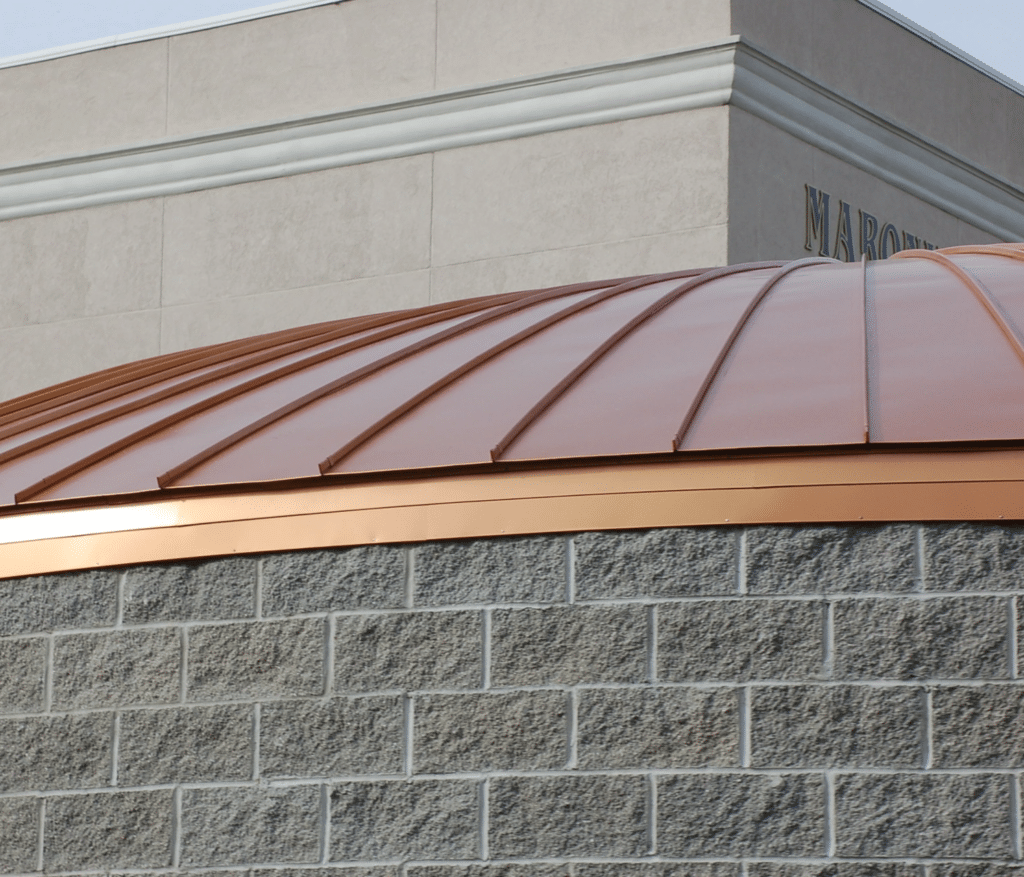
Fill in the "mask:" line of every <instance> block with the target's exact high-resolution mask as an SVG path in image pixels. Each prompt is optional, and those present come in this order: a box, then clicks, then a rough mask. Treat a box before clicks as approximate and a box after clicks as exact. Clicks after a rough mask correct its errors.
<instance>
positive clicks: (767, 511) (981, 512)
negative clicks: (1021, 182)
mask: <svg viewBox="0 0 1024 877" xmlns="http://www.w3.org/2000/svg"><path fill="white" fill-rule="evenodd" d="M944 520H955V521H981V520H1006V521H1010V520H1024V450H1021V449H1017V448H1007V449H999V450H978V451H964V450H960V451H954V452H921V451H916V452H895V453H884V454H879V453H840V454H831V455H828V454H812V455H797V454H789V455H779V456H776V457H767V458H766V457H757V458H732V459H713V460H651V461H648V462H641V463H630V464H603V465H587V466H577V467H571V468H541V467H537V468H533V469H516V468H510V469H509V470H508V471H506V472H503V473H499V474H495V473H493V472H490V473H486V474H483V473H481V474H472V473H470V474H467V473H451V474H447V475H435V476H433V477H418V478H408V479H403V480H399V481H395V480H376V481H365V482H362V483H358V482H356V483H338V482H335V483H333V484H330V485H326V486H325V485H322V484H318V485H315V484H310V483H306V484H298V483H294V484H282V485H279V486H277V487H276V488H275V489H272V490H270V491H268V490H267V489H266V488H263V489H260V490H238V491H236V492H233V493H230V494H223V493H221V494H213V493H206V494H196V495H193V496H188V497H175V498H164V497H161V496H159V495H158V494H156V493H155V492H154V494H152V495H150V496H147V497H136V498H134V499H133V501H132V502H130V503H127V502H126V503H124V504H111V505H107V506H106V507H101V508H97V507H95V506H92V507H90V506H79V507H75V506H73V505H69V506H66V507H64V508H59V509H53V510H36V511H33V512H31V513H29V514H25V515H21V516H17V517H13V518H12V517H8V518H4V519H0V579H3V578H16V577H20V576H28V575H41V574H46V573H55V572H64V571H69V570H80V569H91V568H97V567H108V566H120V565H126V564H136V563H153V562H162V561H174V560H184V559H195V558H200V557H217V556H227V555H231V554H258V553H265V552H275V551H289V550H301V549H313V548H326V547H343V546H355V545H371V544H377V543H408V542H424V541H433V540H443V539H456V538H481V537H489V536H514V535H534V534H545V533H572V532H580V531H588V530H627V529H646V528H652V527H682V526H709V525H710V526H715V525H718V526H721V525H756V524H813V523H829V524H842V523H864V524H867V523H879V522H894V521H944Z"/></svg>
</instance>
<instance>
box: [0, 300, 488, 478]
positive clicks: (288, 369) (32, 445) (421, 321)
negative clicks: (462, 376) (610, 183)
mask: <svg viewBox="0 0 1024 877" xmlns="http://www.w3.org/2000/svg"><path fill="white" fill-rule="evenodd" d="M506 298H507V297H503V298H502V299H501V300H502V301H505V300H506ZM483 309H486V306H485V305H482V304H479V303H477V302H474V303H473V304H472V305H469V306H465V307H458V306H451V305H449V306H448V310H447V311H442V310H439V309H438V310H434V309H432V310H431V311H430V313H428V314H427V315H425V316H423V317H420V318H417V319H409V320H405V322H402V321H399V320H395V319H387V320H381V319H376V318H367V320H366V321H364V322H360V323H358V324H355V323H352V324H351V325H350V321H344V322H345V324H346V325H344V326H342V327H340V328H337V329H335V330H334V331H333V332H325V333H323V334H321V336H320V337H317V338H315V340H314V341H313V342H310V340H309V338H308V337H307V338H302V339H299V340H298V341H293V342H291V343H290V344H288V345H285V346H284V347H281V348H277V349H270V350H267V351H266V352H265V354H264V355H257V356H254V357H252V358H250V359H249V360H246V361H245V362H242V363H236V364H233V365H229V366H225V367H224V368H221V369H218V370H217V371H215V372H211V373H209V374H206V375H200V376H198V377H196V378H194V379H192V380H187V381H182V382H181V383H180V384H175V385H174V386H172V387H166V388H165V389H163V390H160V391H158V392H156V393H153V394H152V395H151V396H148V397H146V398H145V399H140V400H136V401H134V402H130V403H128V404H126V405H122V406H120V407H116V408H111V409H109V410H107V411H101V412H100V413H98V414H95V415H93V416H92V417H86V418H83V419H82V420H78V421H75V422H74V423H70V424H68V425H67V426H64V427H62V428H60V429H57V430H54V431H53V432H50V433H46V434H45V435H41V436H37V437H36V438H34V439H31V440H30V441H27V442H25V443H23V444H20V445H17V446H15V447H13V448H9V449H8V450H6V451H4V452H2V453H0V464H2V463H6V462H8V461H10V460H14V459H16V458H17V457H21V456H24V455H25V454H27V453H30V452H31V451H35V450H38V449H39V448H42V447H46V446H47V445H50V444H54V443H55V442H57V441H60V440H61V439H64V438H68V437H70V436H72V435H75V434H76V433H79V432H84V431H85V430H87V429H91V428H92V427H94V426H99V425H100V424H102V423H106V422H108V421H110V420H114V419H116V418H117V417H120V416H121V415H125V414H130V413H131V412H132V411H137V410H139V409H140V408H145V407H147V406H149V405H155V404H156V403H158V402H162V401H163V400H165V399H169V398H172V397H173V396H176V395H181V394H182V393H186V392H188V391H189V390H193V389H195V388H197V387H201V386H203V385H204V384H208V383H212V382H213V381H217V380H220V379H222V378H225V377H230V376H231V375H232V374H235V373H237V372H238V371H241V370H243V369H246V368H252V367H254V366H257V365H261V364H263V363H264V362H268V361H271V360H273V359H277V358H280V357H283V356H287V355H288V354H290V353H294V352H296V351H297V350H302V349H303V348H304V347H305V346H308V345H309V344H310V343H314V344H317V345H319V344H323V343H327V342H330V341H331V340H338V339H339V338H344V337H345V336H346V335H350V334H353V333H355V332H362V331H365V330H366V328H367V326H368V325H369V326H370V328H372V327H373V324H376V325H380V324H381V323H382V322H383V323H384V324H385V325H386V324H387V323H391V324H392V325H391V326H390V327H389V328H385V329H382V330H381V331H380V332H378V333H377V334H376V335H373V336H370V337H369V338H360V339H356V340H355V341H353V342H349V343H348V344H343V345H341V347H336V348H332V349H329V350H325V351H321V352H320V353H316V354H313V355H312V356H308V357H305V358H304V359H301V360H298V361H297V362H295V363H292V364H290V365H287V366H283V367H282V368H279V369H278V370H277V371H276V372H271V373H269V374H268V375H261V376H258V377H255V378H252V379H250V380H248V381H244V382H242V383H241V384H239V385H237V387H231V388H228V389H227V390H224V391H223V392H222V393H219V394H217V395H215V396H211V397H210V398H211V399H213V400H216V401H217V402H218V403H219V402H221V401H228V400H229V399H231V398H233V397H234V396H235V395H238V391H240V390H244V389H248V388H252V387H258V386H260V385H261V384H263V383H268V382H270V381H271V380H275V379H277V378H280V377H286V376H287V375H289V374H292V373H294V372H296V371H301V369H302V368H306V367H309V366H310V365H316V364H317V363H319V362H323V361H325V360H327V359H332V358H334V357H336V356H341V355H343V354H344V353H349V352H351V351H352V350H358V349H359V348H360V347H365V346H367V345H369V344H372V343H374V342H376V341H380V340H385V339H387V338H391V337H394V336H395V335H400V334H402V333H403V332H407V331H408V330H409V329H410V328H419V327H421V326H424V325H430V324H431V323H437V322H443V321H444V320H447V319H450V318H451V317H452V316H453V312H457V313H454V315H455V316H459V315H461V314H463V313H467V312H468V313H473V312H475V311H478V310H483ZM388 316H389V317H390V316H393V315H388ZM396 323H397V324H398V325H394V324H396ZM205 401H206V400H203V401H201V402H198V403H196V405H195V406H192V407H193V408H195V409H196V411H195V412H193V413H198V412H199V411H202V410H204V409H205V408H207V407H210V406H207V405H204V402H205ZM185 410H186V411H187V410H189V409H185ZM173 417H174V415H169V418H173ZM169 418H165V420H167V419H169ZM180 419H183V418H176V419H174V420H173V422H175V423H176V422H178V420H180ZM26 428H29V427H26ZM19 431H20V429H15V430H12V431H3V430H0V438H5V437H6V436H7V435H14V434H17V432H19Z"/></svg>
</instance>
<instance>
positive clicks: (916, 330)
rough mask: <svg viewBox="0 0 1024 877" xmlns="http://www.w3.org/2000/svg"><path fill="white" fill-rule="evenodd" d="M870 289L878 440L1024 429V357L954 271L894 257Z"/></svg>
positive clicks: (961, 437)
mask: <svg viewBox="0 0 1024 877" xmlns="http://www.w3.org/2000/svg"><path fill="white" fill-rule="evenodd" d="M867 288H868V349H869V354H870V376H871V389H870V398H871V437H872V441H873V442H935V441H986V440H993V439H1012V438H1021V437H1022V432H1024V431H1022V426H1024V417H1022V414H1024V363H1022V362H1021V360H1020V358H1019V357H1018V355H1017V353H1016V352H1015V351H1014V349H1013V348H1012V346H1011V345H1010V344H1009V343H1008V342H1007V339H1006V338H1005V337H1004V335H1003V333H1002V332H1001V331H1000V328H999V326H998V325H997V324H996V323H995V322H994V321H993V320H992V318H991V316H990V315H989V314H988V313H987V312H986V310H985V308H984V307H983V306H982V305H981V304H980V303H979V301H978V300H977V298H976V297H975V296H974V295H973V294H972V292H971V291H970V290H969V289H967V288H965V286H964V284H963V283H962V282H961V281H960V280H959V279H958V278H957V277H956V276H955V275H954V274H953V273H952V272H950V271H949V270H947V269H945V268H944V267H942V266H941V265H938V264H936V263H934V262H931V261H926V260H924V259H923V258H922V259H912V258H907V259H900V260H893V261H890V262H888V263H882V264H872V265H869V266H868V284H867Z"/></svg>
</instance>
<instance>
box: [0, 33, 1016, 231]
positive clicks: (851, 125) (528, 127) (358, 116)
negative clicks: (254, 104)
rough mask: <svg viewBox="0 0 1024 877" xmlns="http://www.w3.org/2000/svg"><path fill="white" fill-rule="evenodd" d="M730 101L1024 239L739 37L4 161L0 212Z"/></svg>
mask: <svg viewBox="0 0 1024 877" xmlns="http://www.w3.org/2000/svg"><path fill="white" fill-rule="evenodd" d="M730 103H731V104H732V105H734V106H736V107H738V108H740V109H743V110H745V111H747V112H749V113H751V114H753V115H755V116H757V117H758V118H761V119H763V120H765V121H767V122H769V123H771V124H773V125H775V126H776V127H778V128H780V129H782V130H784V131H786V132H788V133H790V134H792V135H794V136H796V137H798V138H800V139H801V140H803V141H805V142H807V143H810V144H811V145H813V146H816V147H818V148H820V149H822V150H824V151H825V152H828V153H829V154H831V155H833V156H835V157H837V158H839V159H841V160H843V161H846V162H848V163H850V164H851V165H853V166H855V167H858V168H860V169H862V170H864V171H867V172H868V173H871V174H873V175H875V176H877V177H879V178H880V179H883V180H885V181H886V182H888V183H890V184H892V185H893V186H896V187H897V188H899V189H902V190H903V191H906V192H908V193H910V194H912V195H914V196H916V197H918V198H921V199H922V200H923V201H926V202H928V203H930V204H933V205H934V206H936V207H938V208H940V209H942V210H945V211H947V212H948V213H950V214H952V215H954V216H957V217H959V218H961V219H963V220H965V221H966V222H969V223H971V224H972V225H975V226H977V227H978V228H980V229H983V230H985V231H987V232H989V233H990V234H993V235H995V236H997V237H1000V238H1004V239H1012V240H1024V192H1022V191H1021V190H1020V189H1019V188H1016V187H1014V186H1012V185H1011V184H1010V183H1008V182H1007V181H1005V180H1001V179H999V178H997V177H996V176H994V175H992V174H990V173H988V172H986V171H985V170H984V169H982V168H980V167H977V166H975V165H973V164H971V163H970V162H968V161H966V160H965V159H962V158H959V157H957V156H954V155H952V154H951V153H949V152H948V151H946V150H943V149H942V148H940V147H938V146H935V145H934V144H930V143H928V142H926V141H925V140H923V139H921V138H918V137H916V136H914V135H912V134H909V133H907V132H905V131H902V130H901V129H900V128H899V127H898V126H897V125H895V124H894V123H892V122H890V121H887V120H885V119H882V118H880V117H879V116H876V115H874V114H872V113H870V112H868V111H867V110H865V109H863V108H861V107H858V106H856V105H855V104H853V103H851V102H850V101H848V100H845V99H844V98H842V97H840V96H838V95H836V94H834V93H833V92H830V91H828V90H827V89H825V88H823V87H822V86H820V85H817V84H815V83H813V82H811V81H810V80H808V79H807V78H806V77H803V76H801V75H800V74H798V73H795V72H794V71H792V70H790V69H789V68H787V67H786V66H785V65H783V64H781V63H779V62H777V61H775V60H773V59H771V58H769V57H768V56H767V55H764V54H763V53H761V52H759V51H758V50H756V49H754V48H752V47H751V46H749V45H747V44H745V43H744V42H743V41H742V40H741V39H740V38H737V37H733V38H730V39H728V40H724V41H720V42H717V43H714V44H709V45H705V46H698V47H694V48H691V49H687V50H685V51H678V52H672V53H669V54H663V55H657V56H653V57H646V58H639V59H636V60H631V61H624V62H619V63H615V64H602V65H599V66H595V67H586V68H579V69H575V70H567V71H563V72H560V73H557V74H552V75H545V76H534V77H527V78H523V79H517V80H512V81H508V82H502V83H497V84H494V85H488V86H482V87H478V88H472V89H462V90H458V91H451V92H445V93H438V94H432V95H429V96H426V97H421V98H416V99H411V100H406V101H399V102H393V103H388V104H381V105H376V106H371V107H363V108H358V109H354V110H350V111H346V112H343V113H337V114H333V115H330V116H321V117H317V118H309V119H298V120H291V121H286V122H281V123H278V124H273V125H266V126H261V127H258V128H249V129H243V130H234V131H225V132H220V133H215V134H210V135H207V136H203V137H193V138H187V139H179V140H170V141H162V142H157V143H151V144H145V145H142V146H139V147H135V148H128V149H123V150H117V151H114V152H108V153H102V154H94V155H83V156H72V157H69V158H64V159H60V160H55V161H49V162H44V163H39V164H33V165H23V166H18V167H8V168H0V220H3V219H13V218H16V217H21V216H32V215H36V214H41V213H53V212H57V211H62V210H72V209H76V208H80V207H89V206H94V205H99V204H110V203H115V202H119V201H130V200H137V199H140V198H151V197H158V196H162V195H175V194H180V193H183V192H194V191H199V190H203V189H210V188H215V187H219V186H227V185H233V184H236V183H245V182H253V181H256V180H266V179H271V178H274V177H284V176H290V175H293V174H300V173H308V172H311V171H317V170H325V169H328V168H335V167H341V166H344V165H351V164H362V163H365V162H371V161H380V160H383V159H388V158H397V157H401V156H408V155H417V154H423V153H428V152H434V151H437V150H442V149H453V148H456V147H460V146H469V145H473V144H478V143H488V142H494V141H498V140H508V139H513V138H516V137H526V136H531V135H534V134H542V133H546V132H550V131H559V130H566V129H570V128H579V127H584V126H587V125H596V124H602V123H606V122H616V121H623V120H627V119H636V118H641V117H644V116H652V115H659V114H662V113H670V112H678V111H683V110H691V109H698V108H702V107H716V106H725V105H726V104H730Z"/></svg>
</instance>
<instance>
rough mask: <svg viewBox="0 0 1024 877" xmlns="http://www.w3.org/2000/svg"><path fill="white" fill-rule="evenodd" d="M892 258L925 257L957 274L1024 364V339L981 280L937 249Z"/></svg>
mask: <svg viewBox="0 0 1024 877" xmlns="http://www.w3.org/2000/svg"><path fill="white" fill-rule="evenodd" d="M889 258H890V259H925V260H927V261H929V262H935V263H936V264H938V265H941V266H942V267H943V268H945V269H946V270H947V271H950V272H951V273H952V274H954V275H955V276H956V278H957V279H958V280H959V281H960V282H961V283H963V285H964V286H966V287H967V289H968V290H970V292H971V294H972V295H973V296H974V298H975V299H976V300H977V301H978V302H979V303H980V304H981V306H982V307H983V308H984V309H985V311H986V312H987V313H988V315H989V316H990V317H991V318H992V320H993V322H994V323H995V324H996V326H998V327H999V331H1000V332H1002V334H1003V337H1004V338H1005V339H1006V341H1007V343H1008V344H1009V345H1010V347H1011V348H1012V349H1013V352H1014V353H1015V354H1016V356H1017V359H1019V360H1020V362H1021V365H1024V340H1022V339H1021V337H1020V335H1018V334H1017V330H1016V329H1014V327H1013V326H1012V325H1011V323H1010V321H1009V320H1008V319H1007V318H1006V316H1005V315H1004V314H1003V312H1002V309H1001V308H1000V307H999V305H998V303H997V302H996V300H995V299H994V298H992V294H991V293H990V292H989V291H988V290H987V289H985V287H984V286H982V284H981V282H980V281H979V280H978V279H977V278H976V277H973V276H972V275H971V274H969V273H968V272H967V271H965V270H964V269H963V268H961V267H960V266H959V265H957V264H956V262H954V261H953V260H952V259H950V258H949V257H948V256H946V255H944V254H943V253H940V252H938V251H937V250H903V252H900V253H894V254H893V255H892V256H890V257H889Z"/></svg>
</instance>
